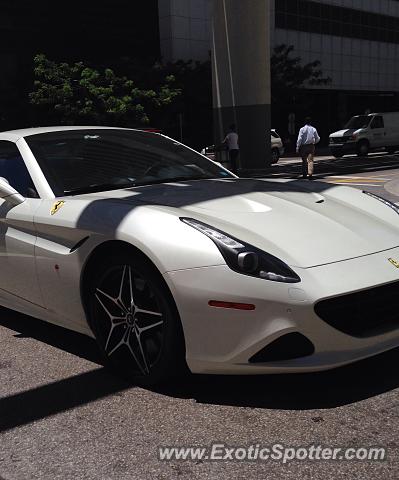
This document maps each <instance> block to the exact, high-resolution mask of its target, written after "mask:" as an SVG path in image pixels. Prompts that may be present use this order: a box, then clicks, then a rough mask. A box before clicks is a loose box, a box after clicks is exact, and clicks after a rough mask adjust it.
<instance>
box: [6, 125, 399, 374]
mask: <svg viewBox="0 0 399 480" xmlns="http://www.w3.org/2000/svg"><path fill="white" fill-rule="evenodd" d="M0 177H1V178H0V304H1V305H3V306H5V307H8V308H11V309H14V310H17V311H20V312H23V313H26V314H28V315H31V316H33V317H37V318H40V319H42V320H45V321H48V322H51V323H55V324H58V325H61V326H63V327H66V328H69V329H71V330H75V331H78V332H81V333H84V334H87V335H90V336H94V337H95V338H96V340H97V342H98V345H99V347H100V349H101V351H102V353H103V354H104V356H105V357H106V359H107V361H108V362H109V364H110V365H112V366H113V367H114V368H116V369H117V370H118V371H119V372H121V373H122V374H124V375H126V376H128V377H130V378H131V379H132V380H133V381H135V382H137V383H141V384H151V383H156V382H159V381H163V380H165V379H167V378H169V377H171V376H174V375H176V374H178V373H179V372H181V371H184V370H185V369H186V368H187V367H188V369H189V370H191V371H192V372H197V373H223V374H260V373H283V372H304V371H317V370H323V369H328V368H333V367H336V366H339V365H343V364H346V363H350V362H353V361H355V360H359V359H362V358H365V357H368V356H371V355H375V354H377V353H380V352H383V351H385V350H388V349H391V348H394V347H397V346H398V345H399V310H398V307H397V305H396V302H397V300H398V298H399V215H398V213H399V209H398V207H396V205H394V204H392V203H390V202H388V201H386V200H385V199H383V198H381V197H378V196H376V195H374V194H371V193H368V192H362V191H360V190H357V189H352V188H348V187H338V186H332V185H330V184H327V183H322V182H306V181H301V180H294V181H289V180H271V179H240V178H237V177H236V176H234V175H233V174H232V173H230V172H229V171H228V170H226V169H224V168H222V167H220V166H219V165H218V164H216V163H214V162H212V161H210V160H209V159H207V158H206V157H204V156H203V155H200V154H199V153H197V152H195V151H194V150H192V149H190V148H188V147H186V146H184V145H182V144H181V143H179V142H177V141H175V140H172V139H170V138H167V137H165V136H163V135H160V134H155V133H148V132H143V131H139V130H131V129H121V128H108V127H49V128H36V129H26V130H15V131H9V132H3V133H0Z"/></svg>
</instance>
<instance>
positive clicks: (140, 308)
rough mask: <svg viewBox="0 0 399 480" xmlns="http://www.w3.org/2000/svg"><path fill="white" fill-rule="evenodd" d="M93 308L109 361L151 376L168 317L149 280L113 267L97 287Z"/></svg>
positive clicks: (125, 268) (127, 267)
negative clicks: (166, 317)
mask: <svg viewBox="0 0 399 480" xmlns="http://www.w3.org/2000/svg"><path fill="white" fill-rule="evenodd" d="M93 306H94V314H95V316H96V319H97V325H99V329H100V342H101V343H102V348H103V351H104V353H105V354H106V356H107V357H108V358H109V360H110V361H111V362H113V363H118V364H121V363H123V364H124V365H126V366H128V367H127V368H129V369H130V372H129V373H130V374H132V375H139V376H147V375H150V373H151V369H152V367H153V366H154V365H155V364H156V363H157V361H158V360H159V358H160V355H161V352H162V348H163V342H164V339H163V337H164V335H163V333H164V321H165V315H164V312H163V309H162V302H161V299H160V298H159V294H158V295H157V293H156V292H155V291H154V288H152V286H151V284H150V283H149V282H148V280H147V279H146V278H145V277H144V276H143V275H142V274H141V273H140V272H139V271H136V270H135V269H134V268H133V267H132V266H130V265H116V266H113V267H110V268H108V269H107V270H106V271H105V272H104V274H103V275H102V276H101V277H100V279H99V281H98V283H97V285H96V288H95V291H94V304H93Z"/></svg>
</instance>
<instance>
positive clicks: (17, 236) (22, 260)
mask: <svg viewBox="0 0 399 480" xmlns="http://www.w3.org/2000/svg"><path fill="white" fill-rule="evenodd" d="M0 177H3V178H4V179H6V180H7V181H8V183H9V184H10V185H11V186H12V187H14V188H15V189H16V190H17V191H18V193H20V194H21V195H23V196H24V197H25V201H24V202H23V203H21V204H20V205H17V206H12V205H10V204H9V203H7V202H6V201H5V200H2V199H0V297H2V298H3V299H6V300H7V302H6V303H7V306H11V307H12V303H13V302H15V304H18V303H21V302H23V301H24V300H25V301H28V302H30V303H34V304H36V305H40V306H42V305H43V300H42V295H41V292H40V288H39V282H38V279H37V274H36V266H35V243H36V231H35V226H34V222H33V215H34V212H35V211H36V210H37V208H38V207H39V205H40V202H41V200H40V199H39V198H38V195H37V192H36V190H35V187H34V184H33V182H32V179H31V176H30V174H29V172H28V170H27V168H26V165H25V163H24V160H23V158H22V156H21V153H20V151H19V150H18V147H17V146H16V144H15V143H13V142H11V141H6V140H1V141H0ZM10 302H11V305H10Z"/></svg>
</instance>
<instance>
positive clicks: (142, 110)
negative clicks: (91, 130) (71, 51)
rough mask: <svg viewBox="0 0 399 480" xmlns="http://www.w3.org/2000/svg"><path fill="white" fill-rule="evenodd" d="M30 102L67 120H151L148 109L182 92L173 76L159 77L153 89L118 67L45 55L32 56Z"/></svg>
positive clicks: (118, 122) (137, 122)
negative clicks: (119, 71)
mask: <svg viewBox="0 0 399 480" xmlns="http://www.w3.org/2000/svg"><path fill="white" fill-rule="evenodd" d="M34 74H35V82H34V91H33V92H31V93H30V94H29V97H30V102H31V104H32V105H34V106H36V107H39V108H40V109H41V110H42V111H43V112H44V113H45V114H46V115H48V116H49V117H50V118H52V119H54V120H55V119H57V120H58V121H59V122H61V123H64V124H69V125H70V124H72V125H73V124H76V123H82V122H87V121H89V122H90V123H93V124H108V125H120V126H123V125H124V126H132V125H146V124H149V122H150V118H149V113H148V112H151V111H156V110H162V109H163V108H165V107H168V106H170V105H172V104H173V103H174V102H175V101H176V98H177V97H179V95H180V94H181V90H180V89H179V88H176V86H175V78H174V76H173V75H164V76H160V78H159V82H157V84H156V85H154V88H150V89H148V88H140V87H139V86H138V85H137V84H136V82H134V81H133V80H132V79H130V78H128V77H126V76H118V75H116V74H115V72H114V70H112V69H110V68H104V69H102V70H100V69H96V68H92V67H89V66H87V65H85V64H84V63H83V62H77V63H73V64H69V63H65V62H62V63H57V62H54V61H51V60H49V59H48V58H47V57H46V56H45V55H44V54H39V55H36V56H35V58H34Z"/></svg>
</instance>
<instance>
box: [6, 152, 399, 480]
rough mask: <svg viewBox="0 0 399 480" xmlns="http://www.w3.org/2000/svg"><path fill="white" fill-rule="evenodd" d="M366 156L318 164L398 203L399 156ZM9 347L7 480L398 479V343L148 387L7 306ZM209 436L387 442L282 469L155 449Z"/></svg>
mask: <svg viewBox="0 0 399 480" xmlns="http://www.w3.org/2000/svg"><path fill="white" fill-rule="evenodd" d="M295 162H297V160H293V159H291V160H290V159H282V160H281V161H280V163H279V164H278V166H276V167H273V173H272V175H274V176H295V175H296V170H295V169H297V168H298V165H295ZM341 162H342V163H341ZM365 162H366V164H367V165H365V166H362V167H360V164H359V163H358V165H357V166H356V161H355V160H351V159H346V158H344V159H342V160H340V161H333V160H332V159H328V158H322V159H318V160H317V163H316V172H317V176H318V177H319V179H320V180H322V178H323V181H328V182H333V183H340V181H342V182H343V183H345V184H346V183H349V184H356V183H358V184H361V183H367V180H366V177H367V178H369V179H374V180H373V182H374V183H371V181H369V183H368V185H367V188H368V189H374V190H373V191H375V192H376V193H384V194H386V193H387V194H389V195H392V196H391V197H390V198H391V199H394V200H396V201H399V197H396V196H395V195H394V194H392V193H390V192H389V191H388V190H387V189H386V187H387V186H389V185H388V184H389V182H395V181H397V180H399V157H397V158H396V157H378V158H377V157H376V158H372V159H371V158H369V159H367V160H365ZM385 175H386V177H385ZM349 177H361V178H360V179H359V178H352V180H350V181H349V182H347V181H346V180H344V178H349ZM376 177H378V180H375V178H376ZM340 179H341V180H340ZM355 180H356V181H355ZM394 184H395V183H394ZM394 184H393V185H394ZM354 186H355V187H357V188H364V186H363V185H354ZM394 191H396V190H395V189H394ZM385 196H386V195H385ZM0 346H1V348H0V479H1V480H11V479H15V480H33V479H41V480H58V479H62V480H64V479H68V480H69V479H71V480H80V479H96V480H97V479H101V480H108V479H109V480H111V479H112V480H114V479H115V480H125V479H126V480H127V479H129V480H130V479H140V480H142V479H183V480H186V479H187V480H188V479H190V480H192V479H194V480H196V479H201V480H202V479H204V480H205V479H211V480H224V479H226V480H230V479H234V480H236V479H237V480H241V479H245V480H249V479H262V480H263V479H265V480H266V479H268V480H269V479H280V478H281V479H283V478H284V479H295V480H297V479H315V480H318V479H320V480H327V479H337V478H346V479H360V478H361V479H374V478H378V479H379V480H385V479H387V480H388V479H389V480H393V479H395V478H398V477H399V460H398V455H399V437H398V432H399V395H398V394H399V374H398V369H397V366H398V364H399V349H396V350H393V351H390V352H388V353H385V354H383V355H380V356H378V357H375V358H373V359H368V360H366V361H362V362H359V363H357V364H354V365H351V366H348V367H344V368H341V369H337V370H334V371H330V372H324V373H318V374H302V375H284V376H263V377H220V376H219V377H213V376H192V377H190V378H188V379H186V380H185V381H184V382H181V383H180V384H174V385H169V386H168V387H163V388H160V389H158V390H148V389H142V388H137V387H134V386H131V385H128V384H126V383H125V382H124V381H122V380H120V379H118V378H116V377H114V376H112V375H111V374H110V373H109V372H108V371H107V370H106V369H105V368H104V367H103V366H102V364H101V361H100V360H99V357H98V354H97V350H96V347H95V344H94V342H93V341H92V340H90V339H88V338H86V337H83V336H81V335H78V334H74V333H71V332H68V331H66V330H63V329H61V328H58V327H54V326H51V325H47V324H45V323H43V322H40V321H38V320H35V319H32V318H30V317H26V316H23V315H20V314H16V313H14V312H10V311H8V310H5V309H0ZM212 443H224V444H226V445H228V446H242V447H246V446H248V445H251V444H256V443H259V444H261V445H262V446H269V445H272V444H274V443H280V444H283V445H286V446H309V445H310V444H315V445H323V446H331V447H348V446H350V447H368V446H376V445H378V446H384V447H385V448H387V455H388V458H387V460H385V461H382V462H370V461H364V462H361V461H355V462H349V461H328V460H327V461H326V460H325V461H320V462H315V461H313V462H312V461H293V462H290V463H287V464H285V465H283V464H282V463H281V462H273V461H244V462H239V461H213V462H209V461H198V460H197V461H169V462H165V461H160V460H159V459H158V450H157V448H158V446H192V445H205V446H207V445H210V444H212Z"/></svg>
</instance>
